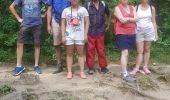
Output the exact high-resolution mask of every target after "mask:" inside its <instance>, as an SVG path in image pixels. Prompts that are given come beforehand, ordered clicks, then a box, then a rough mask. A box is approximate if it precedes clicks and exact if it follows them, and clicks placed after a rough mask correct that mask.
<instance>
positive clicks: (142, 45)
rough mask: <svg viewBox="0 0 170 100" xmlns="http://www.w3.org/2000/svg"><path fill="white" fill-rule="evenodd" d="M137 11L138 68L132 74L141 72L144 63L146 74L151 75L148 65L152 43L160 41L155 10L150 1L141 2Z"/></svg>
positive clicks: (143, 0) (142, 0)
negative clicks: (140, 68)
mask: <svg viewBox="0 0 170 100" xmlns="http://www.w3.org/2000/svg"><path fill="white" fill-rule="evenodd" d="M136 11H137V17H138V21H137V23H136V24H137V29H136V32H137V33H136V45H137V58H136V67H135V68H134V69H133V71H131V72H130V74H133V75H135V74H136V73H137V72H138V71H139V67H140V65H141V63H142V61H143V62H144V64H143V71H144V72H145V74H150V73H151V71H150V70H149V68H148V63H149V58H150V47H151V42H152V41H157V40H158V34H157V26H156V18H155V17H156V13H155V8H154V7H153V6H151V5H150V2H149V0H141V3H140V4H139V5H137V6H136Z"/></svg>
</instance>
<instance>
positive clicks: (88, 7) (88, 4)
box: [87, 2, 91, 10]
mask: <svg viewBox="0 0 170 100" xmlns="http://www.w3.org/2000/svg"><path fill="white" fill-rule="evenodd" d="M90 3H91V2H88V3H87V10H89V9H90Z"/></svg>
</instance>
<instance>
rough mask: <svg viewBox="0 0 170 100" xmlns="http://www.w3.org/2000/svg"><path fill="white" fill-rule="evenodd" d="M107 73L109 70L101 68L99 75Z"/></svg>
mask: <svg viewBox="0 0 170 100" xmlns="http://www.w3.org/2000/svg"><path fill="white" fill-rule="evenodd" d="M108 72H109V70H108V69H107V68H101V73H102V74H106V73H108Z"/></svg>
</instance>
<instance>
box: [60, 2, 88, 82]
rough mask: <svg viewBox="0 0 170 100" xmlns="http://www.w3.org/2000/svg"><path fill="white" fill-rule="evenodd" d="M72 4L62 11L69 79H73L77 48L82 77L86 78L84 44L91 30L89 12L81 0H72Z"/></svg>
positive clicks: (63, 39) (62, 29) (63, 38)
mask: <svg viewBox="0 0 170 100" xmlns="http://www.w3.org/2000/svg"><path fill="white" fill-rule="evenodd" d="M70 2H71V6H70V7H68V8H65V9H64V11H63V13H62V21H61V32H62V42H63V43H64V44H65V45H66V56H67V58H66V60H67V69H68V73H67V79H71V78H72V77H73V75H72V69H71V67H72V63H73V53H74V49H76V51H77V54H78V63H79V66H80V77H81V78H83V79H85V78H86V75H85V73H84V44H85V42H86V40H87V33H88V30H89V14H88V12H87V10H86V9H85V8H84V7H81V6H80V5H79V0H70Z"/></svg>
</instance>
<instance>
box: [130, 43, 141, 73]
mask: <svg viewBox="0 0 170 100" xmlns="http://www.w3.org/2000/svg"><path fill="white" fill-rule="evenodd" d="M136 46H137V57H136V67H135V68H134V69H133V71H131V72H130V74H132V75H135V74H136V72H137V71H138V70H139V67H140V65H141V63H142V61H143V51H144V50H143V49H144V42H137V43H136Z"/></svg>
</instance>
